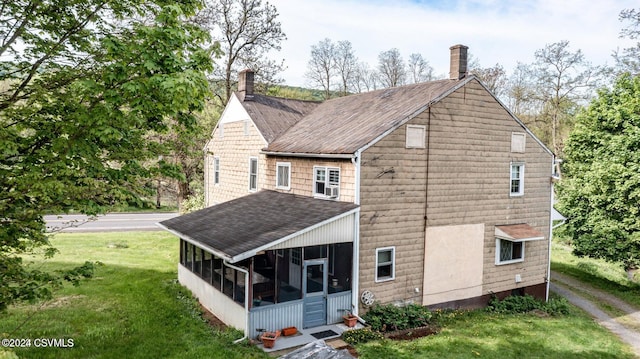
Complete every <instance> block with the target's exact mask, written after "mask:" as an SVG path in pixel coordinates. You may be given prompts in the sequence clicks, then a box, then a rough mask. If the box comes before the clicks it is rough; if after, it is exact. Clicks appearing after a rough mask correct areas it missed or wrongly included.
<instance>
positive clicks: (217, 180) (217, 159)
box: [213, 156, 220, 184]
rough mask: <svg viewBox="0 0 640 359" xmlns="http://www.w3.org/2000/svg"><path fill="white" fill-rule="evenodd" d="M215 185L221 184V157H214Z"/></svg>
mask: <svg viewBox="0 0 640 359" xmlns="http://www.w3.org/2000/svg"><path fill="white" fill-rule="evenodd" d="M213 184H220V157H218V156H215V157H213Z"/></svg>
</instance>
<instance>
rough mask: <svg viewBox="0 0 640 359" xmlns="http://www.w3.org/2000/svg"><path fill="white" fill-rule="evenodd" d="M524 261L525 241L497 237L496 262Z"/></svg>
mask: <svg viewBox="0 0 640 359" xmlns="http://www.w3.org/2000/svg"><path fill="white" fill-rule="evenodd" d="M522 261H524V242H514V241H510V240H507V239H501V238H496V264H509V263H517V262H522Z"/></svg>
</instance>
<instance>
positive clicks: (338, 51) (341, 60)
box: [335, 40, 358, 96]
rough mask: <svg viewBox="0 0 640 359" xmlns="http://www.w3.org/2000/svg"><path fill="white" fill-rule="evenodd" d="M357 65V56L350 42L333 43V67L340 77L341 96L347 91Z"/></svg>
mask: <svg viewBox="0 0 640 359" xmlns="http://www.w3.org/2000/svg"><path fill="white" fill-rule="evenodd" d="M357 67H358V58H357V57H356V55H355V53H354V52H353V47H352V46H351V42H349V41H347V40H343V41H338V43H337V44H336V45H335V68H336V73H337V74H338V76H339V77H340V92H341V93H342V95H343V96H346V95H347V94H348V93H349V90H350V88H351V84H352V83H353V79H354V77H355V73H356V71H357Z"/></svg>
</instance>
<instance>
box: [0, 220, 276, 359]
mask: <svg viewBox="0 0 640 359" xmlns="http://www.w3.org/2000/svg"><path fill="white" fill-rule="evenodd" d="M52 243H53V245H54V246H55V247H56V248H58V249H59V250H60V253H59V254H58V255H56V256H55V257H54V258H53V261H47V263H46V264H41V263H37V264H36V265H38V266H42V267H43V268H44V269H46V268H49V269H53V268H61V267H72V266H75V265H77V264H81V263H83V262H84V261H85V260H91V261H100V262H102V263H104V265H103V266H100V267H98V268H97V270H96V273H95V277H94V278H93V279H90V280H87V281H85V282H84V283H82V284H81V285H80V286H79V287H73V286H68V287H65V288H64V289H62V290H60V291H59V292H58V293H56V297H55V298H54V300H52V301H50V302H46V303H43V304H38V305H24V306H19V307H16V308H12V309H10V310H9V312H8V313H7V314H6V315H2V317H1V318H0V337H1V338H31V339H35V338H65V339H68V338H71V339H73V340H74V346H73V348H35V347H32V348H29V349H14V352H15V354H17V355H18V356H19V357H21V358H22V357H24V358H119V359H120V358H149V357H156V358H212V357H217V358H266V357H267V356H266V355H265V354H264V353H263V352H262V351H261V350H259V349H257V348H256V347H253V346H249V345H247V344H241V345H234V344H232V342H233V340H235V339H238V338H240V337H242V333H241V332H239V331H237V330H224V331H218V330H214V329H212V328H211V327H210V326H209V325H208V324H207V323H205V322H204V321H203V320H202V319H201V316H200V311H199V307H198V306H197V303H196V302H195V300H193V299H192V297H191V295H190V294H189V293H188V292H187V291H186V290H185V289H183V288H182V287H181V286H180V285H179V284H177V283H176V280H175V278H176V263H177V255H178V242H177V240H176V238H175V237H173V236H171V235H169V234H165V233H163V232H139V233H134V232H131V233H109V234H105V233H100V234H76V233H73V234H63V233H61V234H57V235H56V236H55V238H54V239H53V240H52ZM113 243H120V244H122V243H126V248H125V247H124V246H122V245H119V246H113V245H110V244H113ZM0 356H1V355H0Z"/></svg>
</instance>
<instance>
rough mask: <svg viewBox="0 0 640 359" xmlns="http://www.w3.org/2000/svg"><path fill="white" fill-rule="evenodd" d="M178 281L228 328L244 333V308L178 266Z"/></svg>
mask: <svg viewBox="0 0 640 359" xmlns="http://www.w3.org/2000/svg"><path fill="white" fill-rule="evenodd" d="M178 281H180V284H182V285H184V286H185V287H187V288H188V289H189V290H190V291H191V293H193V295H194V296H196V298H198V300H199V301H200V303H201V304H202V305H203V306H204V307H205V308H207V309H208V310H209V311H210V312H211V313H213V314H214V315H215V316H216V317H218V319H220V320H221V321H222V322H223V323H225V324H226V325H228V326H231V327H234V328H237V329H239V330H242V331H244V329H245V327H246V324H247V323H246V320H245V318H246V314H245V313H246V312H245V310H244V308H243V307H242V306H241V305H239V304H238V303H236V302H234V301H233V300H232V299H231V298H229V297H227V296H226V295H225V294H224V293H222V292H220V291H219V290H217V289H215V288H213V287H212V286H211V285H210V284H209V283H207V282H205V281H204V280H202V279H201V278H200V277H198V276H197V275H196V274H195V273H193V272H191V271H190V270H188V269H186V268H185V267H183V266H182V265H181V264H178Z"/></svg>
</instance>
